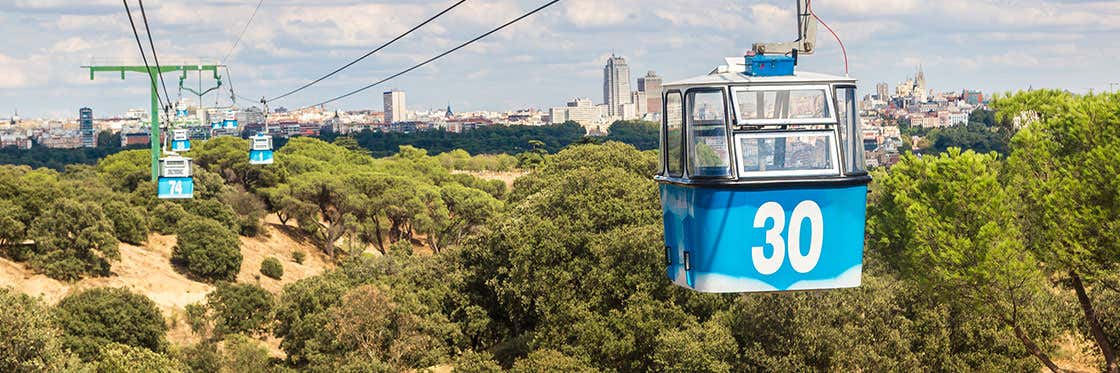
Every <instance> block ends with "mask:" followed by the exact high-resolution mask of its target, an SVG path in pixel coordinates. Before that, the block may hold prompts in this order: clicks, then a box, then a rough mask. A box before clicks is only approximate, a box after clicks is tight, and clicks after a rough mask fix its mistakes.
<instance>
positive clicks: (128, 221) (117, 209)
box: [104, 201, 148, 245]
mask: <svg viewBox="0 0 1120 373" xmlns="http://www.w3.org/2000/svg"><path fill="white" fill-rule="evenodd" d="M104 209H105V217H106V218H109V221H111V222H113V234H114V235H115V236H116V237H117V240H119V241H121V242H127V243H130V244H133V245H139V244H141V243H143V242H144V240H147V239H148V220H147V219H146V218H145V217H146V216H147V215H148V214H147V211H144V209H143V208H140V207H134V206H130V205H128V204H127V203H124V202H121V201H109V202H106V203H105V206H104Z"/></svg>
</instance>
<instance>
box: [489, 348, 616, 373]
mask: <svg viewBox="0 0 1120 373" xmlns="http://www.w3.org/2000/svg"><path fill="white" fill-rule="evenodd" d="M510 371H511V372H514V373H530V372H580V373H590V372H598V371H599V370H598V369H595V368H593V367H591V366H589V365H587V364H586V363H584V362H582V361H580V360H579V359H576V358H573V357H571V356H567V355H564V353H562V352H559V351H556V350H537V351H533V352H532V353H530V354H529V355H528V356H526V357H525V358H523V359H519V360H517V363H515V364H514V365H513V369H511V370H510Z"/></svg>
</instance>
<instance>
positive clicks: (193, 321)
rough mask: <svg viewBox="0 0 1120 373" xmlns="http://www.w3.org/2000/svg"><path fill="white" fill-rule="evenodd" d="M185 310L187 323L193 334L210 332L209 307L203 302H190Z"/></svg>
mask: <svg viewBox="0 0 1120 373" xmlns="http://www.w3.org/2000/svg"><path fill="white" fill-rule="evenodd" d="M186 311H187V325H189V326H190V327H191V331H192V332H194V334H198V335H201V336H207V335H209V334H210V321H211V320H210V315H209V314H208V312H209V311H210V309H209V308H206V305H204V304H198V303H192V304H188V305H187V307H186Z"/></svg>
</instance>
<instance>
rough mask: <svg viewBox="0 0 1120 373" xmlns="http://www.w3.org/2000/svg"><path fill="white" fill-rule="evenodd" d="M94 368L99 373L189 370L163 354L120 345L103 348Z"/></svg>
mask: <svg viewBox="0 0 1120 373" xmlns="http://www.w3.org/2000/svg"><path fill="white" fill-rule="evenodd" d="M93 366H94V369H95V370H96V371H97V372H105V373H126V372H159V373H178V372H186V371H188V369H189V368H188V367H187V366H186V365H184V364H183V363H181V362H179V361H178V360H175V359H172V358H169V357H167V356H165V355H163V354H160V353H157V352H154V351H151V350H148V349H144V348H138V347H134V346H129V345H126V344H120V343H111V344H108V345H105V346H104V347H102V348H101V351H100V354H99V356H98V357H97V360H96V361H94V362H93Z"/></svg>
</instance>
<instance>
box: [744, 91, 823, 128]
mask: <svg viewBox="0 0 1120 373" xmlns="http://www.w3.org/2000/svg"><path fill="white" fill-rule="evenodd" d="M734 99H735V108H736V113H737V114H738V117H737V118H738V123H739V124H805V123H823V122H834V121H835V118H834V117H833V115H832V110H831V108H830V107H831V106H832V105H831V104H830V100H831V97H829V94H828V89H827V88H826V87H824V86H788V87H741V88H735V89H734Z"/></svg>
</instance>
